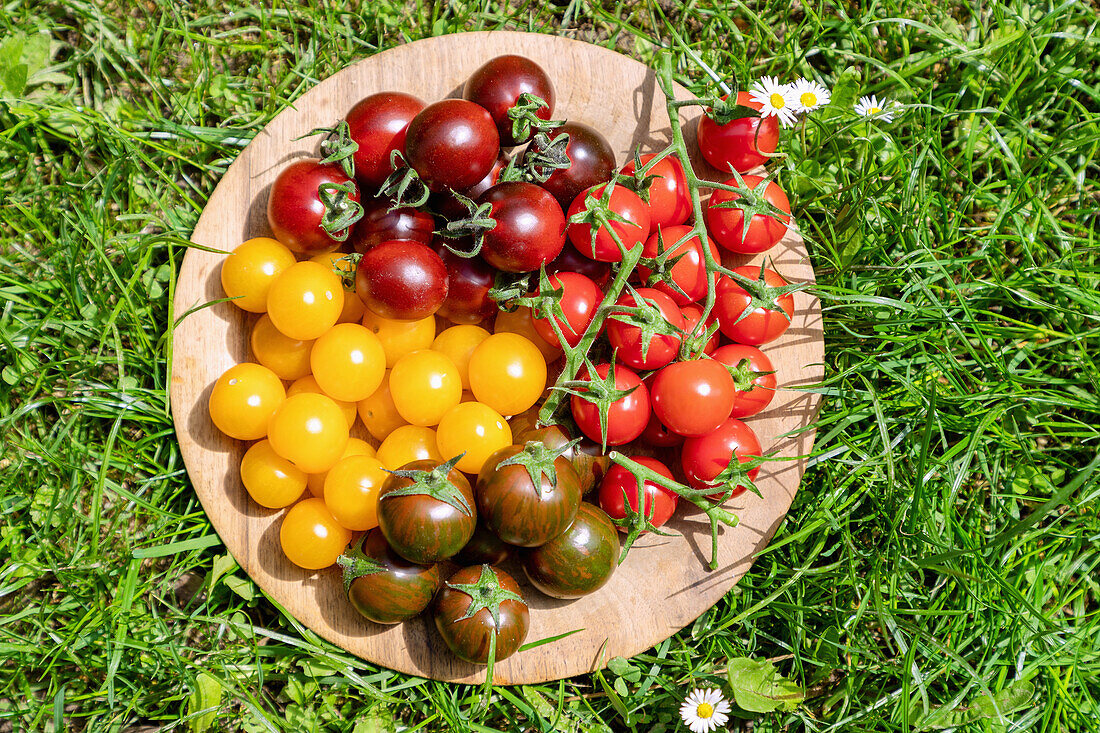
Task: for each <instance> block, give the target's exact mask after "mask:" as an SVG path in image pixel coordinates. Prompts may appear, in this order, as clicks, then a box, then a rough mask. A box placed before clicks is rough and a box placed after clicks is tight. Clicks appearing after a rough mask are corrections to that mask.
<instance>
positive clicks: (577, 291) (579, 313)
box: [534, 272, 603, 346]
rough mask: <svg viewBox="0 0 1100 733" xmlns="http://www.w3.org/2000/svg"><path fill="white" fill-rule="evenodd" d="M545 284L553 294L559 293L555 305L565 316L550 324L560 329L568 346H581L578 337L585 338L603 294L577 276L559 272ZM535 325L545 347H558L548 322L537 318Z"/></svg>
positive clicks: (585, 279)
mask: <svg viewBox="0 0 1100 733" xmlns="http://www.w3.org/2000/svg"><path fill="white" fill-rule="evenodd" d="M547 282H549V283H550V288H551V289H552V290H559V289H560V290H561V298H560V299H559V301H558V305H559V306H560V307H561V311H562V314H563V315H564V316H565V320H564V321H563V320H562V319H561V318H558V317H557V316H554V318H553V322H554V323H557V325H558V328H560V329H561V332H562V336H564V337H565V341H566V343H568V344H569V345H570V346H576V345H577V344H578V343H580V340H581V336H583V335H584V332H585V330H586V329H587V328H588V324H589V323H591V322H592V318H593V317H594V316H595V315H596V308H597V307H599V305H600V301H602V300H603V293H601V292H600V289H599V287H597V286H596V283H594V282H592V281H591V280H589V279H588V278H587V277H585V276H584V275H580V274H578V273H576V272H560V273H558V274H556V275H550V276H548V277H547ZM534 324H535V330H536V331H538V334H539V336H541V337H542V338H543V339H544V340H545V341H546V342H547V343H550V344H554V345H559V344H560V342H559V339H558V334H557V332H555V331H554V326H553V323H552V322H551V319H549V318H538V317H536V318H535V319H534Z"/></svg>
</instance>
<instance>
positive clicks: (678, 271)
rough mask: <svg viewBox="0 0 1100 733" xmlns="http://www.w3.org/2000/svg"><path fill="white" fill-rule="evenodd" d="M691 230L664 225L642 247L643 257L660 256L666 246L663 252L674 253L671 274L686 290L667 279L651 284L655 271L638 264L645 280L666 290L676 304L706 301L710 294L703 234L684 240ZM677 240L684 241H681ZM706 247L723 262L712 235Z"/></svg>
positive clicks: (642, 278)
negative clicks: (701, 239)
mask: <svg viewBox="0 0 1100 733" xmlns="http://www.w3.org/2000/svg"><path fill="white" fill-rule="evenodd" d="M690 232H691V227H689V226H666V227H662V228H661V230H660V231H659V232H654V233H653V235H652V236H650V238H649V239H647V240H646V243H645V248H644V249H643V250H642V257H645V258H656V257H657V255H658V253H659V252H660V251H661V250H662V247H663V251H665V252H670V254H669V255H668V257H669V261H673V260H675V264H674V265H673V266H672V271H671V273H670V274H671V277H672V279H673V281H675V282H676V284H677V285H679V286H680V290H682V291H683V293H681V292H679V291H677V290H676V288H674V287H672V285H670V284H669V283H667V282H664V281H660V280H658V281H657V282H656V283H650V282H649V276H650V275H652V274H653V270H651V269H650V268H648V267H646V266H645V265H642V264H639V265H638V277H639V278H640V279H641V281H642V282H643V283H645V284H647V285H649V286H650V287H652V288H654V289H656V290H660V291H661V292H662V293H665V294H666V295H668V296H669V297H670V298H672V299H673V300H674V301H676V305H681V306H682V305H687V304H688V303H693V302H695V301H698V300H702V299H703V298H705V297H706V295H707V262H706V255H705V254H704V253H703V245H702V244H701V243H700V242H699V237H694V236H693V237H691V238H690V239H687V240H684V241H683V242H681V239H683V238H684V237H685V236H686V235H687V234H688V233H690ZM662 242H663V244H662ZM677 242H680V243H679V244H677ZM706 246H707V248H708V249H709V250H710V252H711V254H712V255H713V256H714V261H715V262H719V263H720V262H721V261H722V258H721V255H720V254H719V253H718V248H717V247H715V246H714V242H712V241H711V239H710V237H707V244H706ZM685 294H686V295H685Z"/></svg>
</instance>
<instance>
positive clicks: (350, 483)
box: [324, 456, 389, 532]
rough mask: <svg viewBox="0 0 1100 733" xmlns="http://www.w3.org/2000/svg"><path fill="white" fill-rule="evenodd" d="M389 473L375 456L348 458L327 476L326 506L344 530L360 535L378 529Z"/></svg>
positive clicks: (325, 489)
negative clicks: (379, 509)
mask: <svg viewBox="0 0 1100 733" xmlns="http://www.w3.org/2000/svg"><path fill="white" fill-rule="evenodd" d="M388 477H389V474H388V473H386V472H385V471H384V470H382V461H380V460H378V459H377V458H375V457H373V456H348V457H347V458H341V459H340V460H338V461H337V462H336V465H334V466H333V467H332V468H331V469H329V472H328V475H327V476H326V477H325V487H324V497H325V506H327V507H328V510H329V511H330V512H332V516H333V518H334V519H336V521H337V522H339V523H340V525H341V526H342V527H346V528H348V529H350V530H353V531H356V532H359V531H362V530H367V529H374V528H375V527H377V526H378V494H379V492H380V491H381V490H382V484H384V483H385V482H386V479H387V478H388Z"/></svg>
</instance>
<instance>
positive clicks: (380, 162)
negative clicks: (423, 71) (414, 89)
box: [347, 92, 424, 192]
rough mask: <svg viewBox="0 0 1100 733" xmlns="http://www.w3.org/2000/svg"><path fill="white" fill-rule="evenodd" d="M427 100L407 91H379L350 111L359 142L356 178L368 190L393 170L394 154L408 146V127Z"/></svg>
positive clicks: (352, 130) (352, 129)
mask: <svg viewBox="0 0 1100 733" xmlns="http://www.w3.org/2000/svg"><path fill="white" fill-rule="evenodd" d="M422 109H424V103H423V102H422V101H420V100H419V99H417V98H416V97H414V96H413V95H411V94H405V93H403V92H378V93H377V94H371V95H370V96H367V97H364V98H363V99H361V100H360V101H359V102H358V104H356V105H355V106H354V107H352V108H351V111H350V112H348V116H347V122H348V127H349V128H350V130H349V132H350V136H351V139H352V140H353V141H355V142H356V143H358V145H359V149H358V150H356V151H355V154H354V156H353V158H352V159H353V160H354V161H355V178H356V180H357V181H359V185H360V186H362V187H363V190H364V191H369V192H374V191H377V190H378V187H379V186H381V185H382V182H383V181H384V180H386V177H387V176H389V175H390V173H392V172H393V168H392V167H391V165H390V156H391V155H392V154H393V151H395V150H404V149H405V131H406V130H407V129H408V127H409V123H410V122H412V119H413V118H414V117H416V115H417V114H419V113H420V111H421V110H422Z"/></svg>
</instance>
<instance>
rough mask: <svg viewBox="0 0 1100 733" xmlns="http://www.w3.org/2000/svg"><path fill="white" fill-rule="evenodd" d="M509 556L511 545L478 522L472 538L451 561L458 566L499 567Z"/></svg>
mask: <svg viewBox="0 0 1100 733" xmlns="http://www.w3.org/2000/svg"><path fill="white" fill-rule="evenodd" d="M511 554H512V546H511V545H509V544H508V543H507V542H505V541H504V540H502V539H501V538H499V537H497V536H496V534H494V533H493V531H492V530H491V529H488V528H487V527H486V526H485V525H484V524H482V523H481V522H478V524H477V529H475V530H474V536H473V537H471V538H470V541H469V542H467V543H466V544H465V546H463V548H462V550H460V551H459V553H458V554H457V555H455V556H454V557H452V558H451V560H452V561H453V562H455V563H457V564H458V565H500V564H501V563H502V562H504V561H505V560H507V559H508V556H509V555H511Z"/></svg>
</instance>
